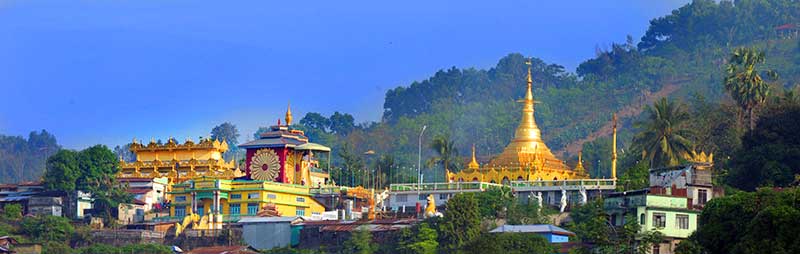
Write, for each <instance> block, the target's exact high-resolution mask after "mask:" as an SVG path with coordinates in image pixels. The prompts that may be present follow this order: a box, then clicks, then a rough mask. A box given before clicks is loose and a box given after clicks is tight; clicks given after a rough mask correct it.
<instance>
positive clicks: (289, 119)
mask: <svg viewBox="0 0 800 254" xmlns="http://www.w3.org/2000/svg"><path fill="white" fill-rule="evenodd" d="M286 125H287V126H289V125H292V105H291V104H290V103H289V102H287V103H286Z"/></svg>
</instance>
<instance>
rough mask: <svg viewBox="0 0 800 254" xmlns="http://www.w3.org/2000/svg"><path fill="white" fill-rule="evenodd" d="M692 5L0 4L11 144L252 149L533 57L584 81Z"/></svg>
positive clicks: (0, 81) (570, 1) (0, 113)
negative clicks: (287, 123) (392, 94)
mask: <svg viewBox="0 0 800 254" xmlns="http://www.w3.org/2000/svg"><path fill="white" fill-rule="evenodd" d="M686 2H688V1H687V0H680V1H678V0H674V1H672V0H671V1H641V0H603V1H595V0H592V1H574V0H565V1H521V0H516V1H318V2H316V1H213V2H212V1H184V0H174V1H99V0H98V1H79V0H77V1H60V0H42V1H28V0H23V1H8V0H0V91H2V94H3V96H1V97H0V98H2V99H0V134H5V135H23V136H26V135H27V133H28V132H30V131H32V130H40V129H46V130H48V131H50V132H52V133H54V134H55V135H56V138H57V139H58V140H59V143H61V144H62V145H64V146H65V147H67V148H75V149H80V148H83V147H86V146H89V145H92V144H98V143H100V144H107V145H110V146H113V145H117V144H123V143H125V142H128V141H130V140H131V139H132V138H134V137H136V138H137V139H142V140H145V141H147V140H149V139H150V138H151V137H155V138H161V139H166V138H167V137H169V136H174V137H176V138H178V139H181V140H182V139H184V138H186V137H193V138H194V139H196V138H197V137H198V136H205V135H208V132H209V131H210V130H211V128H212V127H213V126H215V125H217V124H219V123H222V122H225V121H230V122H232V123H234V124H236V125H237V126H238V127H239V130H240V132H241V134H242V138H241V139H242V140H240V141H244V140H246V139H247V138H250V137H251V136H252V133H253V132H254V131H255V130H256V129H257V127H258V126H267V125H270V124H274V123H275V122H276V121H277V119H278V118H279V117H281V116H282V115H283V112H284V111H285V108H286V104H287V102H288V101H291V104H292V110H293V112H294V113H295V119H299V118H301V117H302V116H303V115H304V114H305V113H306V112H309V111H314V112H321V113H323V114H326V115H328V114H330V113H333V112H334V111H340V112H348V113H351V114H353V115H354V116H355V117H356V121H358V122H364V121H375V120H378V119H379V118H380V115H381V113H382V105H383V96H384V94H385V92H386V90H388V89H390V88H394V87H397V86H401V85H408V84H410V83H411V82H412V81H414V80H422V79H425V78H427V77H429V76H430V75H432V74H433V73H434V72H435V71H436V70H439V69H444V68H449V67H451V66H456V67H476V68H488V67H491V66H493V65H494V64H496V62H497V61H498V60H499V59H500V58H501V57H503V56H505V55H507V54H508V53H511V52H519V53H522V54H525V55H528V56H536V57H539V58H542V59H544V60H545V61H547V62H550V63H557V64H561V65H564V66H566V67H567V68H568V69H570V70H574V68H575V67H576V66H577V65H578V64H579V63H580V62H581V61H583V60H585V59H587V58H589V57H592V56H593V55H594V51H595V46H598V45H599V46H604V45H609V44H610V43H611V42H623V41H624V40H625V36H626V35H628V34H630V35H632V36H633V37H634V38H636V39H638V38H640V37H641V36H642V35H643V34H644V32H645V30H646V28H647V25H648V21H649V20H651V19H653V18H655V17H659V16H663V15H665V14H668V13H669V12H670V11H671V10H673V9H675V8H678V7H680V6H682V5H683V4H685V3H686Z"/></svg>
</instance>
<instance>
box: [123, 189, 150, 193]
mask: <svg viewBox="0 0 800 254" xmlns="http://www.w3.org/2000/svg"><path fill="white" fill-rule="evenodd" d="M126 191H127V192H128V193H130V194H147V193H148V192H151V191H153V189H145V188H129V189H128V190H126Z"/></svg>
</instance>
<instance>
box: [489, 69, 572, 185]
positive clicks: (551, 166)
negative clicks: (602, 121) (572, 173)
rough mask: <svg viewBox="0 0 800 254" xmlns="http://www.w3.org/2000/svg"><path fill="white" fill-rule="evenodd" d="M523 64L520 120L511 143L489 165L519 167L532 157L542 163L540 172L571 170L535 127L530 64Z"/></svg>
mask: <svg viewBox="0 0 800 254" xmlns="http://www.w3.org/2000/svg"><path fill="white" fill-rule="evenodd" d="M525 64H526V65H528V76H527V77H526V79H527V80H526V81H527V87H526V88H527V90H526V91H525V97H524V98H523V99H521V100H519V102H522V103H523V107H522V119H521V120H520V123H519V126H518V127H517V129H516V131H515V132H514V138H513V139H512V140H511V143H510V144H508V146H506V148H505V149H504V150H503V152H502V153H501V154H500V155H498V156H497V157H495V158H494V159H492V160H491V161H490V162H489V164H491V165H498V166H511V167H514V165H521V164H522V163H524V162H525V161H526V158H530V156H533V157H534V158H535V159H536V160H537V161H541V162H542V165H537V168H539V169H541V170H560V171H565V170H571V169H570V168H569V167H568V166H566V165H565V164H564V163H563V162H561V160H559V159H558V158H556V157H555V155H553V152H552V151H550V148H548V147H547V144H545V143H544V141H543V140H542V132H541V130H539V127H538V126H537V125H536V119H535V118H534V110H533V105H534V100H533V75H532V74H531V67H532V62H531V60H530V59H527V61H525Z"/></svg>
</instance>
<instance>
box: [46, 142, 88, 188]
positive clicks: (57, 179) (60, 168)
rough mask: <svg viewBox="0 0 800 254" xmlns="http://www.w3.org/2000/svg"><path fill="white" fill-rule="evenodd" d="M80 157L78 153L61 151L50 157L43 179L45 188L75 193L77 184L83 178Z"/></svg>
mask: <svg viewBox="0 0 800 254" xmlns="http://www.w3.org/2000/svg"><path fill="white" fill-rule="evenodd" d="M78 157H79V154H78V152H75V151H72V150H61V151H58V153H56V154H55V155H53V156H50V158H48V159H47V171H45V174H44V177H43V179H44V186H45V188H47V189H49V190H61V191H65V192H68V193H69V192H73V191H75V183H76V181H77V180H78V178H79V177H81V169H80V167H79V166H78Z"/></svg>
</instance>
